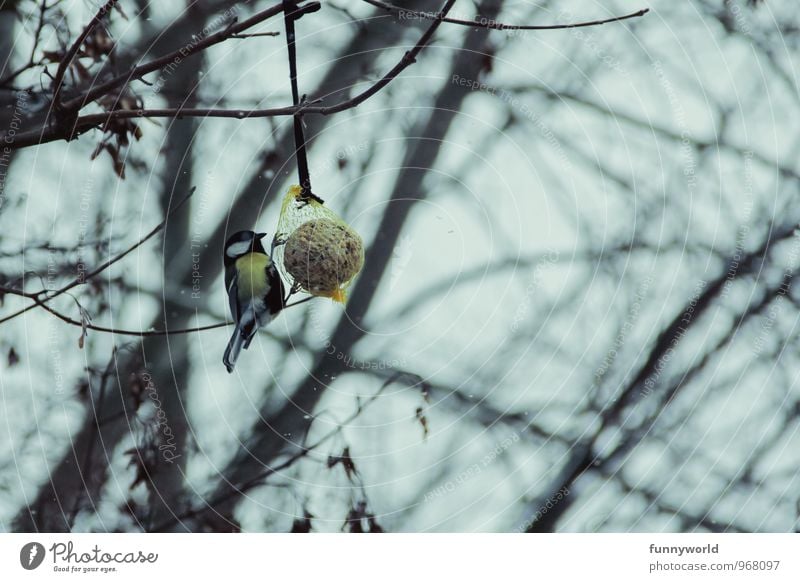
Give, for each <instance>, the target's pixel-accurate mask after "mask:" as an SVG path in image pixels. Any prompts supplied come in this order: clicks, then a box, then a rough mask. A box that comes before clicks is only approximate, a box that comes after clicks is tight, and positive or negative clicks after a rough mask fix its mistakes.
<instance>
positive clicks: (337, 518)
mask: <svg viewBox="0 0 800 582" xmlns="http://www.w3.org/2000/svg"><path fill="white" fill-rule="evenodd" d="M1 1H2V0H0V2H1ZM300 4H301V5H303V4H306V3H300ZM307 4H311V3H307ZM307 4H306V5H307ZM397 4H398V5H402V6H401V7H402V8H403V11H397V10H394V9H390V8H391V7H387V5H386V4H385V3H383V2H347V3H345V2H331V3H327V2H326V3H324V4H323V6H322V9H321V10H319V11H318V12H314V13H313V14H309V15H308V16H305V17H303V18H302V20H300V21H298V23H297V29H298V39H297V44H298V67H299V72H300V74H299V78H298V82H299V85H300V88H301V91H302V92H304V93H307V95H308V99H309V102H310V103H309V106H308V109H307V113H306V114H305V115H304V117H303V120H304V124H305V132H306V136H307V138H308V146H309V156H310V158H309V163H310V167H311V175H312V179H313V182H314V189H315V193H317V194H318V195H320V196H322V197H323V198H324V199H325V200H326V204H328V205H329V206H330V207H331V208H333V209H334V210H336V211H337V212H339V213H340V214H342V216H343V217H344V218H345V219H346V220H347V221H348V222H350V223H351V224H352V225H353V226H354V227H355V228H356V229H357V230H358V231H359V232H360V233H361V234H362V236H363V237H364V239H365V241H366V243H367V248H368V250H367V257H366V263H365V267H364V271H363V272H362V274H361V275H360V277H359V279H358V280H357V282H356V284H355V286H354V287H353V288H352V290H351V296H350V300H349V302H348V304H347V307H346V309H345V310H342V309H341V308H340V307H339V306H338V305H334V304H332V303H330V302H327V301H325V300H321V299H316V300H314V301H312V302H310V303H306V304H303V305H301V306H298V307H295V308H291V309H287V310H286V311H285V312H284V313H283V314H282V315H281V316H280V317H279V318H278V319H277V320H276V321H275V322H273V324H271V325H270V327H269V328H268V329H267V330H264V331H263V332H262V333H261V334H260V335H259V337H258V339H257V341H256V342H254V344H253V346H252V349H250V350H249V351H248V352H246V353H245V354H243V356H242V358H241V360H240V362H239V366H237V369H236V374H234V375H232V376H229V375H228V374H226V373H225V370H224V367H223V366H222V364H221V354H222V351H223V349H224V346H225V344H226V342H227V339H228V336H229V333H230V329H229V328H226V327H225V326H224V322H225V318H226V317H227V297H226V296H225V293H224V286H223V284H222V281H221V276H222V273H221V271H222V259H221V252H222V244H223V241H224V240H225V238H226V237H227V236H228V235H229V234H230V233H231V232H233V231H236V230H239V229H241V228H251V227H257V228H258V229H259V230H267V231H269V232H270V233H272V232H274V228H275V227H274V225H275V223H276V222H277V217H278V211H279V205H280V200H281V198H282V195H283V193H284V192H285V191H286V189H287V187H288V186H289V185H290V184H292V183H295V182H296V181H297V180H296V177H295V176H294V171H295V170H294V168H295V159H294V158H295V143H294V140H293V133H292V117H291V116H290V115H286V113H287V111H282V112H281V114H280V115H279V114H277V113H276V112H275V111H274V110H275V109H280V108H287V107H289V111H288V113H291V112H292V111H294V110H292V109H291V107H290V106H291V103H292V98H291V93H290V87H289V80H288V68H287V59H286V39H285V37H284V32H283V22H282V18H281V8H282V6H281V5H280V3H277V2H269V1H268V0H267V1H265V2H260V1H251V2H221V1H219V2H214V1H212V2H202V3H200V2H198V3H189V2H187V3H181V4H175V5H170V4H166V5H165V4H157V3H147V2H144V1H133V0H122V1H120V2H107V3H106V4H99V3H90V2H85V1H82V0H60V1H58V0H55V1H51V2H46V1H33V0H20V1H19V2H15V3H5V4H3V5H2V10H0V31H1V32H0V63H1V64H2V65H1V66H0V106H2V108H1V109H0V176H2V181H0V196H1V197H0V201H2V206H0V224H2V232H3V233H4V236H3V237H2V238H1V239H0V277H1V278H2V279H1V280H0V284H2V291H3V295H2V296H0V297H2V304H0V325H2V329H3V333H2V335H0V349H2V353H3V354H4V355H5V357H4V358H3V362H2V367H1V368H0V370H1V371H0V390H2V404H0V424H2V428H3V433H4V434H6V435H7V438H5V439H3V440H2V441H0V491H2V493H3V494H2V495H0V528H2V529H3V530H8V531H37V530H38V531H65V530H73V531H239V530H247V531H309V530H310V531H353V532H358V531H537V532H539V531H693V530H701V531H706V530H711V531H792V530H796V529H797V527H798V513H799V512H798V497H797V494H796V490H797V487H796V476H797V469H796V466H797V464H798V454H797V453H796V452H795V451H796V450H798V446H797V442H796V439H797V426H798V425H797V412H798V410H800V404H799V403H800V399H798V391H797V388H796V386H795V384H796V381H795V378H796V373H795V371H794V370H796V369H797V356H796V351H797V350H796V344H797V338H796V333H795V331H794V330H795V326H796V324H797V323H798V310H797V300H798V297H799V295H798V291H797V289H796V288H795V286H794V285H793V281H794V274H795V271H796V269H797V267H798V265H797V259H798V251H800V240H798V238H797V236H796V234H795V229H796V225H797V223H798V220H800V216H798V212H797V211H796V210H795V209H794V205H793V204H792V202H793V201H794V197H795V196H796V192H795V189H796V184H797V180H796V179H797V173H798V168H797V167H796V165H797V162H796V161H795V156H794V155H792V154H793V145H794V142H795V139H794V135H793V134H794V131H795V128H794V125H795V124H794V122H793V121H792V117H791V115H790V112H791V111H792V109H793V107H795V106H796V102H797V98H798V90H797V80H796V78H795V73H794V69H793V64H792V63H793V61H794V57H796V54H797V50H798V43H797V39H798V31H800V27H798V20H797V19H798V17H797V14H796V10H794V9H793V8H794V6H793V3H792V2H789V1H788V0H785V1H778V0H776V1H770V2H762V3H758V4H757V5H755V4H752V3H748V2H745V0H729V1H728V0H691V1H690V2H685V3H655V4H653V5H650V6H644V5H643V6H634V7H633V8H635V9H639V8H648V7H649V8H651V12H650V13H649V14H647V16H646V17H644V18H631V19H628V20H625V21H624V22H615V23H609V24H606V25H604V26H600V27H598V26H592V27H581V28H570V29H562V30H518V29H513V28H511V29H509V28H506V29H500V30H498V29H497V28H502V27H498V26H497V25H496V23H498V22H502V23H514V24H526V25H549V24H553V23H561V24H574V23H578V22H581V21H592V20H602V19H607V18H611V17H614V16H617V15H623V14H626V13H627V12H630V11H631V6H630V5H629V4H627V5H626V4H625V3H622V2H617V3H612V4H608V5H605V4H604V5H602V6H601V5H600V4H597V3H587V2H583V1H580V0H574V1H568V2H559V3H552V2H532V1H529V0H482V1H480V2H476V3H475V4H472V3H468V2H462V1H461V0H459V1H457V2H455V4H454V5H453V6H452V8H451V9H450V13H449V16H450V17H451V18H453V19H461V20H468V21H472V20H473V19H475V21H476V22H477V25H476V26H463V25H458V24H454V23H452V22H451V23H443V24H441V26H439V27H438V28H437V29H436V30H435V34H434V37H433V40H432V42H431V44H430V45H429V46H427V47H426V48H425V49H424V50H423V51H421V52H420V54H419V55H418V56H417V58H416V62H415V63H414V64H413V65H412V66H410V67H409V68H407V69H406V70H404V71H403V72H402V73H401V74H400V75H398V76H397V78H395V79H393V80H392V82H391V83H389V84H388V85H387V86H386V87H384V88H382V90H381V91H380V92H378V93H376V94H375V95H373V96H371V97H370V98H369V99H368V100H366V101H364V102H363V103H360V104H359V105H358V107H354V108H350V109H347V110H345V111H342V112H339V113H337V114H336V115H324V114H321V111H320V110H321V109H322V108H324V107H329V106H331V105H335V104H337V103H341V102H343V101H345V100H347V99H349V98H352V97H353V96H355V95H358V94H359V93H361V92H362V91H364V90H366V89H368V88H369V87H370V86H373V85H374V84H375V83H376V82H377V81H378V79H380V78H381V77H382V76H383V75H384V74H386V72H387V71H390V70H391V69H392V67H394V66H395V65H397V64H398V63H399V62H401V59H402V57H403V54H404V53H405V51H408V50H410V49H411V48H412V47H414V46H415V44H417V43H418V41H419V40H420V38H421V37H422V36H423V35H424V34H425V31H426V30H429V29H430V27H431V26H432V25H433V24H434V23H435V22H436V21H435V20H431V19H430V18H429V16H430V14H427V15H423V14H419V13H417V12H413V11H415V10H418V11H424V12H426V13H435V12H436V11H437V10H440V9H441V8H442V5H441V2H433V1H427V0H409V1H408V2H403V3H400V2H398V3H397ZM96 15H101V18H99V19H98V21H97V26H95V27H94V28H91V29H89V28H87V23H91V22H92V21H93V19H94V18H95V16H96ZM259 15H262V16H263V18H262V16H259ZM476 15H477V17H476ZM426 16H427V17H426ZM253 18H255V20H256V21H257V22H253V23H252V25H248V26H247V27H246V28H242V29H241V30H240V29H239V28H237V27H242V26H244V25H245V23H248V22H250V20H248V19H253ZM481 24H482V26H481ZM87 30H89V33H88V34H87V36H86V38H85V39H83V41H82V42H80V43H79V44H78V45H77V49H76V53H75V55H74V58H72V59H70V58H69V56H70V50H71V48H72V47H73V46H76V45H75V42H76V40H77V39H79V35H80V34H81V31H87ZM273 33H277V35H274V34H273ZM215 35H218V37H219V42H212V41H214V39H216V38H217V37H216V36H215ZM164 55H170V56H171V58H169V59H162V60H160V61H159V60H158V59H159V58H160V57H162V56H164ZM153 61H155V62H156V65H157V66H154V68H152V69H147V70H146V71H143V70H142V69H141V67H142V66H144V65H146V64H147V63H150V62H153ZM65 62H67V64H68V66H66V65H65V66H62V63H65ZM134 67H140V68H138V69H137V68H134ZM59 69H63V80H62V81H61V82H59ZM115 79H116V80H117V81H116V83H117V84H115V83H114V82H110V81H113V80H115ZM59 87H60V88H59ZM57 88H58V90H57V91H56V89H57ZM106 89H107V91H106V92H103V91H104V90H106ZM315 108H316V109H315ZM140 109H142V110H145V111H146V112H149V113H146V114H141V113H140V112H137V110H140ZM162 110H165V111H162ZM177 110H180V111H177ZM208 110H213V111H208ZM223 110H224V112H230V114H229V115H228V114H223V113H221V112H222V111H223ZM265 110H267V111H265ZM192 111H194V113H193V112H192ZM109 112H113V113H109ZM3 148H6V149H3ZM192 187H196V190H195V192H194V195H193V196H192V197H191V198H190V199H189V201H188V202H186V203H185V204H184V205H180V203H181V202H182V201H184V200H185V197H186V196H187V194H188V193H189V192H190V191H191V189H192ZM157 225H161V228H158V229H157V230H156V232H155V236H154V237H153V238H151V239H148V240H146V241H144V242H143V243H142V244H141V245H138V244H137V243H139V242H140V241H142V239H144V238H145V237H146V235H147V234H148V233H150V232H151V231H152V229H153V228H154V227H156V226H157ZM129 249H131V252H130V253H129V254H126V255H125V256H124V257H123V258H121V259H120V260H119V261H116V262H114V263H113V264H111V265H109V266H108V268H106V269H102V270H101V271H99V272H98V273H97V274H96V275H93V276H89V275H92V273H93V270H94V269H95V268H96V267H97V266H98V265H100V266H102V265H104V262H105V261H109V260H113V259H115V258H116V257H119V255H120V253H123V252H125V251H126V250H129ZM71 281H77V284H76V285H74V286H73V287H71V288H70V289H68V291H67V292H64V293H61V294H58V295H57V296H55V297H53V298H52V299H48V295H45V294H41V293H40V292H41V291H42V290H46V291H50V292H51V294H54V295H55V293H52V292H57V291H58V290H60V289H63V288H64V287H65V286H66V285H69V284H70V282H71ZM45 299H47V302H46V303H45V306H42V303H43V302H44V300H45ZM46 307H47V308H49V309H50V311H48V310H47V309H46ZM25 309H26V311H24V313H21V314H20V315H17V316H15V314H16V313H18V312H20V311H21V310H25ZM53 312H55V314H54V313H53ZM65 319H66V320H67V321H65ZM202 326H210V327H211V328H210V329H205V330H203V331H196V328H197V327H202ZM109 330H110V331H109Z"/></svg>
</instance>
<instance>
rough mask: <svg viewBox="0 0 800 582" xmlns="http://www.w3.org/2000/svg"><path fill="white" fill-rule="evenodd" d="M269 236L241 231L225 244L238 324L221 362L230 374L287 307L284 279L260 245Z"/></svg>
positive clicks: (228, 282)
mask: <svg viewBox="0 0 800 582" xmlns="http://www.w3.org/2000/svg"><path fill="white" fill-rule="evenodd" d="M266 234H267V233H265V232H258V233H256V232H253V231H252V230H241V231H239V232H237V233H236V234H234V235H233V236H231V237H230V238H229V239H228V242H226V243H225V257H224V263H225V288H226V289H227V290H228V300H229V302H230V306H231V315H233V320H234V321H235V322H236V329H234V330H233V335H232V336H231V339H230V341H229V342H228V347H227V348H226V349H225V355H224V356H223V358H222V362H223V363H224V364H225V367H226V368H227V370H228V373H231V372H233V367H234V366H235V365H236V360H237V359H238V358H239V352H241V351H242V348H244V349H247V348H248V347H249V346H250V342H251V341H253V337H255V335H256V332H257V331H258V328H259V327H261V326H263V325H266V324H268V323H269V322H270V321H272V318H273V317H275V315H277V314H278V312H280V310H281V309H283V308H284V307H285V306H286V300H285V299H284V287H283V281H282V280H281V276H280V275H279V274H278V270H277V269H276V268H275V264H274V263H273V262H272V257H271V256H270V255H268V254H267V252H266V251H265V250H264V246H263V245H262V244H261V239H262V238H264V237H265V236H266Z"/></svg>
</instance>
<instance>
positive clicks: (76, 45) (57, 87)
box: [53, 0, 119, 110]
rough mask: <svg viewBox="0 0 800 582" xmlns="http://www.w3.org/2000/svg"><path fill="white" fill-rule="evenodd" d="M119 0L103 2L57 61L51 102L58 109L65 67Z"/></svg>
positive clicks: (65, 71) (67, 66)
mask: <svg viewBox="0 0 800 582" xmlns="http://www.w3.org/2000/svg"><path fill="white" fill-rule="evenodd" d="M118 1H119V0H107V2H106V3H105V4H103V5H102V6H101V7H100V10H98V11H97V13H96V14H95V15H94V17H93V18H92V20H91V22H89V24H87V25H86V27H85V28H84V29H83V32H82V33H81V34H80V35H79V36H78V38H76V39H75V42H73V43H72V46H71V47H69V50H67V54H65V55H64V58H63V59H61V62H60V63H58V69H57V70H56V78H55V80H54V81H53V104H54V107H55V108H56V109H57V110H58V109H61V88H62V86H63V85H64V75H66V73H67V69H69V66H70V65H71V64H72V61H73V59H74V58H75V55H77V54H78V51H79V50H80V49H81V46H82V45H83V43H84V42H85V41H86V39H87V38H88V37H89V35H90V34H92V32H94V29H95V28H97V25H98V24H100V22H102V20H103V18H104V17H105V15H106V14H108V13H109V12H110V11H111V10H112V9H113V8H114V5H115V4H116V3H117V2H118Z"/></svg>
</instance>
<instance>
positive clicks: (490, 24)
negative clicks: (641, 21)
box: [364, 0, 650, 30]
mask: <svg viewBox="0 0 800 582" xmlns="http://www.w3.org/2000/svg"><path fill="white" fill-rule="evenodd" d="M364 2H366V3H367V4H372V5H373V6H375V7H376V8H382V9H383V10H386V11H387V12H391V13H393V14H397V15H399V16H401V17H403V16H406V17H407V18H409V19H414V20H436V19H437V18H438V15H437V14H435V13H431V12H421V11H419V10H408V9H406V8H402V7H400V6H395V5H394V4H390V3H388V2H382V1H381V0H364ZM648 12H650V9H649V8H643V9H641V10H638V11H636V12H632V13H631V14H626V15H624V16H613V17H611V18H605V19H603V20H589V21H585V22H575V23H572V24H504V23H502V22H497V21H495V20H492V19H489V18H483V17H481V16H476V17H475V20H461V19H458V18H442V19H441V20H442V22H447V23H448V24H460V25H461V26H469V27H470V28H489V29H492V30H563V29H565V28H584V27H587V26H600V25H602V24H608V23H610V22H620V21H622V20H629V19H631V18H639V17H641V16H644V15H645V14H647V13H648Z"/></svg>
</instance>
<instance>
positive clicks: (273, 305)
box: [267, 261, 286, 315]
mask: <svg viewBox="0 0 800 582" xmlns="http://www.w3.org/2000/svg"><path fill="white" fill-rule="evenodd" d="M267 280H268V281H269V291H267V307H268V309H269V311H270V313H271V314H272V315H274V314H276V313H278V312H279V311H280V310H281V309H283V308H284V307H285V305H284V304H283V301H284V299H285V295H286V292H285V290H284V288H283V280H282V279H281V276H280V273H278V269H276V268H275V263H273V262H272V261H270V262H269V264H268V265H267Z"/></svg>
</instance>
